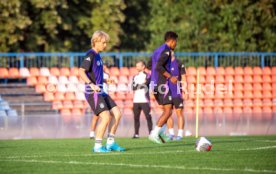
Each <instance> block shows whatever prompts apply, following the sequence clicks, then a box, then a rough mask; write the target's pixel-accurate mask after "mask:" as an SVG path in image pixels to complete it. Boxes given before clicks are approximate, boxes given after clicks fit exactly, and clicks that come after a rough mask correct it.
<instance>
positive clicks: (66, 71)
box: [60, 67, 70, 76]
mask: <svg viewBox="0 0 276 174" xmlns="http://www.w3.org/2000/svg"><path fill="white" fill-rule="evenodd" d="M60 76H70V69H69V68H67V67H62V68H60Z"/></svg>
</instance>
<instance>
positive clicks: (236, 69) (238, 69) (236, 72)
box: [234, 66, 244, 75]
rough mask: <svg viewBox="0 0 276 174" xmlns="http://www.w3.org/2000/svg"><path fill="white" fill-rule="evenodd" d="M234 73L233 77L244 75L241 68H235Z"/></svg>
mask: <svg viewBox="0 0 276 174" xmlns="http://www.w3.org/2000/svg"><path fill="white" fill-rule="evenodd" d="M234 72H235V75H243V74H244V71H243V68H242V67H240V66H238V67H235V68H234Z"/></svg>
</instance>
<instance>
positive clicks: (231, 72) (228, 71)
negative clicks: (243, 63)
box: [225, 66, 235, 75]
mask: <svg viewBox="0 0 276 174" xmlns="http://www.w3.org/2000/svg"><path fill="white" fill-rule="evenodd" d="M225 75H235V71H234V68H233V67H230V66H228V67H226V68H225Z"/></svg>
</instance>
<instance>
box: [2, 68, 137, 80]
mask: <svg viewBox="0 0 276 174" xmlns="http://www.w3.org/2000/svg"><path fill="white" fill-rule="evenodd" d="M108 71H109V72H111V73H112V75H113V76H133V75H135V74H136V73H137V70H136V68H135V67H131V68H127V67H122V68H120V69H119V68H117V67H111V68H109V69H108ZM39 76H44V77H47V76H79V72H78V68H77V67H73V68H67V67H63V68H57V67H53V68H47V67H42V68H34V67H33V68H20V69H18V68H0V78H22V77H23V78H24V77H39Z"/></svg>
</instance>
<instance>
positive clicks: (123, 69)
mask: <svg viewBox="0 0 276 174" xmlns="http://www.w3.org/2000/svg"><path fill="white" fill-rule="evenodd" d="M121 75H124V76H129V69H128V67H121V68H120V76H121Z"/></svg>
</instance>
